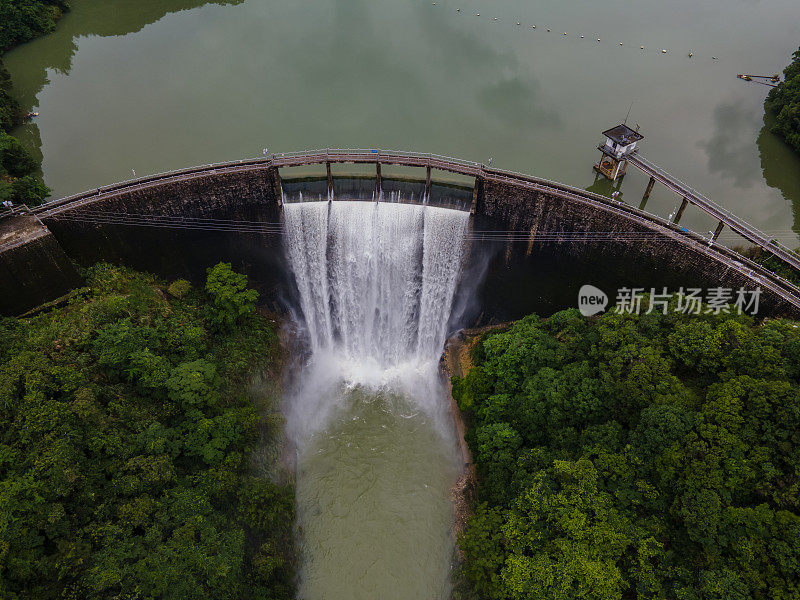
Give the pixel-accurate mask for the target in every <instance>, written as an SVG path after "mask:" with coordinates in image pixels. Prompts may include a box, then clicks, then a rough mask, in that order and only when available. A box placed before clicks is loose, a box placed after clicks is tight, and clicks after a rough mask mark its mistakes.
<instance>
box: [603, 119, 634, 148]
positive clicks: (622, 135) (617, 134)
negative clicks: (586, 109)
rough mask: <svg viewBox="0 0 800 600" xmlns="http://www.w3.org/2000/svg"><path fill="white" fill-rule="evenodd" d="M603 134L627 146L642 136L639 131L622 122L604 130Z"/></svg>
mask: <svg viewBox="0 0 800 600" xmlns="http://www.w3.org/2000/svg"><path fill="white" fill-rule="evenodd" d="M603 135H604V136H606V137H607V138H608V139H610V140H611V141H612V142H615V143H617V144H619V145H621V146H627V145H628V144H632V143H633V142H638V141H639V140H641V139H643V138H644V136H643V135H642V134H641V133H639V132H637V131H634V130H633V129H631V128H630V127H628V126H627V125H625V124H624V123H623V124H622V125H617V126H616V127H612V128H611V129H608V130H607V131H604V132H603Z"/></svg>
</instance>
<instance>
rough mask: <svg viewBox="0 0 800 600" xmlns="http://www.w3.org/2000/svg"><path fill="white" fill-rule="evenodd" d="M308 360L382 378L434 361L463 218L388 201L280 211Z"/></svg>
mask: <svg viewBox="0 0 800 600" xmlns="http://www.w3.org/2000/svg"><path fill="white" fill-rule="evenodd" d="M284 218H285V226H286V233H287V236H288V247H289V248H288V249H289V258H290V261H291V265H292V268H293V270H294V274H295V277H296V279H297V285H298V288H299V291H300V299H301V305H302V310H303V315H304V317H305V323H306V325H307V327H308V332H309V336H310V339H311V343H312V345H313V349H314V351H315V352H318V351H321V350H335V351H337V352H341V353H342V355H343V356H344V357H346V358H347V359H350V360H352V361H359V362H362V363H367V364H371V365H374V366H376V367H381V368H383V369H387V368H390V367H393V366H398V365H401V364H403V363H407V362H414V363H425V362H430V361H432V360H435V359H436V358H438V356H439V354H440V353H441V351H442V344H443V343H444V338H445V335H446V333H447V331H446V327H447V320H448V318H449V316H450V309H451V306H452V302H453V294H454V292H455V287H456V283H457V279H458V275H459V272H460V268H461V257H462V252H463V245H464V241H463V240H464V235H465V233H466V230H467V225H468V222H469V213H467V212H464V211H456V210H450V209H444V208H436V207H430V206H419V205H411V204H400V203H386V202H357V201H334V202H330V203H329V202H297V203H291V204H286V205H284Z"/></svg>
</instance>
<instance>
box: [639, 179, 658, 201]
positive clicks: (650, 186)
mask: <svg viewBox="0 0 800 600" xmlns="http://www.w3.org/2000/svg"><path fill="white" fill-rule="evenodd" d="M655 184H656V178H655V177H652V176H651V177H650V181H649V182H648V183H647V189H645V191H644V196H642V206H641V207H644V205H645V203H646V202H647V199H648V198H649V197H650V192H652V191H653V186H654V185H655Z"/></svg>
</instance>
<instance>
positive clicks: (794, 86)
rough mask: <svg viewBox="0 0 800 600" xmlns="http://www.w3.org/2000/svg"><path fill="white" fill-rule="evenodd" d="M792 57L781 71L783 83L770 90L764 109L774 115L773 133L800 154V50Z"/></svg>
mask: <svg viewBox="0 0 800 600" xmlns="http://www.w3.org/2000/svg"><path fill="white" fill-rule="evenodd" d="M793 56H794V60H793V61H792V62H791V64H790V65H789V66H788V67H786V69H785V70H784V71H783V74H784V81H782V82H781V83H780V84H778V87H775V88H773V89H771V90H770V92H769V95H768V96H767V100H766V107H767V110H769V111H770V112H772V113H774V114H775V123H774V124H773V126H772V131H773V133H777V134H778V135H780V136H781V137H782V138H784V139H785V140H786V141H787V142H788V144H789V145H790V146H791V147H792V148H794V149H795V150H797V151H798V152H800V48H798V50H797V51H796V52H795V53H794V55H793Z"/></svg>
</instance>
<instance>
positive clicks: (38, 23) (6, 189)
mask: <svg viewBox="0 0 800 600" xmlns="http://www.w3.org/2000/svg"><path fill="white" fill-rule="evenodd" d="M68 9H69V4H68V3H67V2H65V1H64V0H0V23H2V24H3V26H2V28H0V201H5V200H11V201H12V202H14V203H22V204H38V203H39V202H41V201H42V199H44V198H45V197H46V196H47V195H48V194H49V190H48V189H47V187H46V186H45V185H44V183H42V180H41V177H40V176H39V174H38V170H39V163H38V161H37V160H36V159H35V158H34V157H33V156H31V154H30V152H28V150H27V149H26V148H25V147H24V146H23V145H22V144H21V143H20V142H19V140H17V139H16V138H15V137H13V136H11V135H10V134H9V132H10V131H11V130H12V129H13V128H14V127H16V126H17V125H19V124H20V123H21V122H22V117H23V115H22V114H20V108H19V105H18V104H17V102H16V100H15V99H14V95H13V89H12V84H11V77H10V76H9V74H8V71H7V70H6V69H5V67H4V66H3V61H2V55H3V53H4V52H6V51H7V50H10V49H11V48H13V47H14V46H16V45H18V44H22V43H24V42H27V41H29V40H32V39H33V38H35V37H37V36H40V35H42V34H45V33H49V32H51V31H53V29H54V28H55V26H56V21H57V20H58V19H59V18H60V17H61V15H62V13H63V11H65V10H68Z"/></svg>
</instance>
